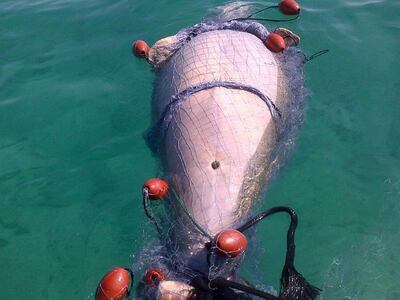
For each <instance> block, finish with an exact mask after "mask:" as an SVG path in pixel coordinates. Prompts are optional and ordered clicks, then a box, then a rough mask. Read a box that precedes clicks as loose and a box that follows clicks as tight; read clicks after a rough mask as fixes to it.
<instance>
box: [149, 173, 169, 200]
mask: <svg viewBox="0 0 400 300" xmlns="http://www.w3.org/2000/svg"><path fill="white" fill-rule="evenodd" d="M143 188H144V189H147V191H148V193H149V198H150V199H151V200H159V199H162V198H164V197H165V196H166V195H167V194H168V190H169V187H168V183H167V182H166V181H165V180H162V179H160V178H151V179H149V180H147V181H146V182H145V183H144V185H143Z"/></svg>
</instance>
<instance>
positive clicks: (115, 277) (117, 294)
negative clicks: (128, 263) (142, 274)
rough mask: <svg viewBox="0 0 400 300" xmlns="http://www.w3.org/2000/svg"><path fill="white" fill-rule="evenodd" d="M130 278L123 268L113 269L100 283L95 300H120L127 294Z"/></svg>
mask: <svg viewBox="0 0 400 300" xmlns="http://www.w3.org/2000/svg"><path fill="white" fill-rule="evenodd" d="M131 280H133V278H132V279H131V276H130V274H129V272H128V271H127V270H125V269H124V268H119V267H118V268H114V269H112V270H111V271H110V272H108V273H107V274H106V275H105V276H104V277H103V279H102V280H101V281H100V283H99V285H98V287H97V291H96V300H122V299H123V298H124V297H125V296H126V295H127V294H128V292H129V287H130V285H131Z"/></svg>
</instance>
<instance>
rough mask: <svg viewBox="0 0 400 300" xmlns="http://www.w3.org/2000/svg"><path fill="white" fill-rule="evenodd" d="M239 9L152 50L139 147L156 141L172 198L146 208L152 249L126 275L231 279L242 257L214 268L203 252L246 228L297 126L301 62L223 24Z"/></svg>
mask: <svg viewBox="0 0 400 300" xmlns="http://www.w3.org/2000/svg"><path fill="white" fill-rule="evenodd" d="M247 10H248V7H245V6H241V5H239V6H238V7H236V10H227V9H226V8H224V10H223V13H222V14H220V15H219V16H218V17H216V18H214V19H212V20H207V21H204V22H202V23H199V24H196V25H195V26H193V27H190V28H187V29H184V30H182V31H180V32H179V33H178V34H177V35H175V36H173V37H169V38H168V39H166V40H163V41H162V42H160V43H157V44H156V45H155V46H154V47H153V49H152V51H153V52H152V60H151V62H152V65H153V67H154V70H155V72H156V76H157V78H156V82H155V88H154V95H153V108H154V126H153V128H152V129H151V130H150V131H149V135H148V138H149V139H150V140H156V141H157V143H153V142H150V143H149V145H158V147H152V150H153V151H154V152H155V153H156V154H157V155H159V157H160V159H161V162H162V174H163V177H164V178H166V179H167V180H168V182H169V184H170V188H171V193H170V195H169V199H167V201H164V202H160V203H158V204H156V203H151V206H152V209H153V211H154V215H155V218H156V220H157V222H158V224H159V227H160V228H161V230H160V232H159V235H160V241H158V242H157V244H156V245H152V247H151V248H149V249H146V250H145V251H143V252H142V254H141V257H140V258H139V260H138V263H137V264H136V265H135V266H134V270H135V271H138V270H143V269H144V268H145V267H147V266H152V267H158V268H161V269H163V270H165V271H167V272H168V278H169V279H171V280H174V279H176V280H179V281H184V282H190V280H191V279H193V278H194V277H195V276H196V275H198V274H202V275H205V276H207V277H208V278H210V279H211V278H213V277H218V276H223V277H229V276H235V273H236V272H235V271H236V270H237V268H238V266H239V265H240V262H241V259H243V257H241V258H235V259H228V260H226V259H220V258H219V257H218V255H215V252H216V251H215V250H216V249H213V248H211V249H207V248H206V247H205V246H204V245H205V244H206V243H207V242H209V241H210V239H211V238H212V237H214V236H215V235H216V234H217V233H218V232H219V231H221V230H223V229H226V228H232V227H237V226H239V225H240V224H243V223H244V222H245V221H247V219H248V216H249V214H250V213H251V212H252V208H253V207H254V203H255V202H256V200H257V199H258V198H259V195H260V193H261V192H262V191H263V190H264V189H265V186H266V184H267V182H268V181H269V180H270V179H271V178H272V177H273V176H274V174H276V172H277V170H278V169H279V168H280V167H281V166H282V165H283V164H284V162H285V160H286V158H287V157H288V154H289V153H290V150H291V149H292V147H293V144H294V138H295V136H296V133H297V129H298V127H299V125H300V124H301V122H302V119H303V108H304V98H305V90H304V87H303V82H304V78H303V64H304V55H303V54H302V53H301V51H300V50H298V49H297V48H288V49H287V50H285V51H284V52H283V53H281V54H272V53H271V52H270V51H268V50H267V49H266V47H265V45H264V44H263V42H262V41H263V40H265V38H266V36H267V35H268V33H269V32H268V30H267V29H266V28H265V27H264V26H263V25H262V24H259V23H257V22H249V21H229V19H232V18H233V15H234V16H235V17H243V16H245V15H246V14H247ZM244 12H245V13H244ZM232 13H233V15H232ZM150 249H151V250H150ZM154 292H155V289H154V288H152V289H147V291H146V293H147V296H148V297H150V298H151V297H153V296H154V294H152V293H154Z"/></svg>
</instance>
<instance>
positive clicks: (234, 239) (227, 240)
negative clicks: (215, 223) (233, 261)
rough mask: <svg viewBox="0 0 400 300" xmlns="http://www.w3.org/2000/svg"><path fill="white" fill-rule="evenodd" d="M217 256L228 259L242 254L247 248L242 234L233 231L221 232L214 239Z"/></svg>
mask: <svg viewBox="0 0 400 300" xmlns="http://www.w3.org/2000/svg"><path fill="white" fill-rule="evenodd" d="M215 244H216V246H217V249H218V252H219V254H221V255H222V256H226V257H229V258H233V257H237V256H239V255H241V254H243V253H244V252H245V251H246V248H247V239H246V237H245V235H244V234H243V233H241V232H240V231H238V230H235V229H226V230H223V231H221V232H220V233H218V234H217V236H216V237H215Z"/></svg>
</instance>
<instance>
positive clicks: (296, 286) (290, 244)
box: [237, 206, 321, 300]
mask: <svg viewBox="0 0 400 300" xmlns="http://www.w3.org/2000/svg"><path fill="white" fill-rule="evenodd" d="M279 212H286V213H288V214H289V215H290V219H291V220H290V226H289V229H288V231H287V236H286V257H285V265H284V267H283V269H282V274H281V280H280V281H281V290H280V294H279V299H282V300H312V299H315V298H316V297H317V296H318V295H319V291H321V290H320V289H319V288H317V287H315V286H313V285H311V284H310V283H308V282H307V280H306V279H305V278H304V277H303V276H302V275H301V274H300V273H299V272H297V270H296V268H295V267H294V258H295V249H296V246H295V243H294V234H295V231H296V228H297V214H296V212H295V211H294V210H293V209H292V208H290V207H286V206H278V207H273V208H271V209H269V210H266V211H264V212H262V213H260V214H258V215H257V216H255V217H254V218H252V219H251V220H250V221H248V222H247V223H245V224H244V225H242V226H240V227H239V228H238V229H237V230H238V231H240V232H243V231H246V230H247V229H249V228H251V227H252V226H254V225H256V224H257V223H258V222H260V221H261V220H263V219H265V218H266V217H268V216H270V215H273V214H276V213H279Z"/></svg>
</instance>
